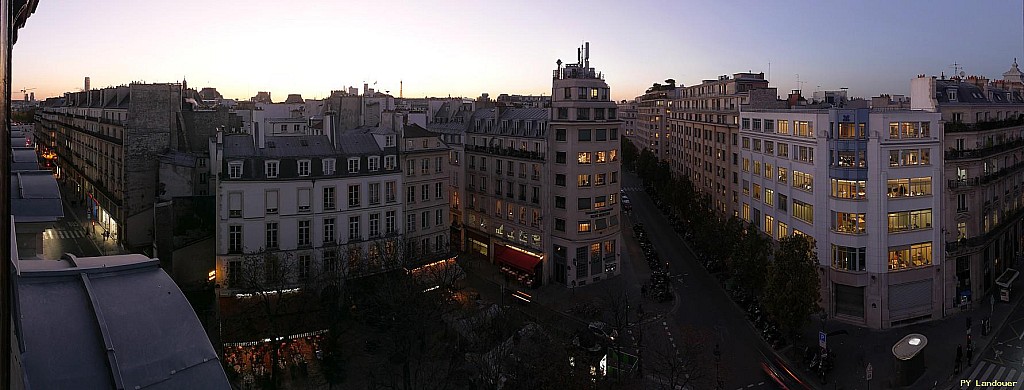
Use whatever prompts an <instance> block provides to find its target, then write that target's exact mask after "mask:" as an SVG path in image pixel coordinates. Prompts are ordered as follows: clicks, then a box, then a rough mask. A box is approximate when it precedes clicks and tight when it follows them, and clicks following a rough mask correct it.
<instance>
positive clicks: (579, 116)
mask: <svg viewBox="0 0 1024 390" xmlns="http://www.w3.org/2000/svg"><path fill="white" fill-rule="evenodd" d="M576 120H578V121H586V120H590V109H589V108H577V109H576Z"/></svg>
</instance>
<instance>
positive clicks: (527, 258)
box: [494, 246, 540, 273]
mask: <svg viewBox="0 0 1024 390" xmlns="http://www.w3.org/2000/svg"><path fill="white" fill-rule="evenodd" d="M494 258H495V259H496V260H498V261H500V262H502V263H505V264H508V265H510V266H513V267H515V268H518V269H520V270H523V271H527V272H529V273H534V272H536V267H537V263H540V258H539V257H536V256H531V255H529V254H526V253H523V252H520V251H517V250H515V249H510V248H508V247H503V246H499V247H496V248H495V251H494Z"/></svg>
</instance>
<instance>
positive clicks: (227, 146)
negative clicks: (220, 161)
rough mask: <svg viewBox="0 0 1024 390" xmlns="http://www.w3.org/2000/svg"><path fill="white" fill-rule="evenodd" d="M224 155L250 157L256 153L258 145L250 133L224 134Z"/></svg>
mask: <svg viewBox="0 0 1024 390" xmlns="http://www.w3.org/2000/svg"><path fill="white" fill-rule="evenodd" d="M223 140H224V157H225V158H227V157H249V156H255V155H256V146H255V145H254V144H253V140H252V136H251V135H249V134H243V133H238V134H224V138H223Z"/></svg>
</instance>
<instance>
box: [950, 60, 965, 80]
mask: <svg viewBox="0 0 1024 390" xmlns="http://www.w3.org/2000/svg"><path fill="white" fill-rule="evenodd" d="M949 67H950V68H953V75H960V77H963V75H962V74H960V72H963V70H964V66H963V64H958V63H957V62H956V61H953V65H950V66H949Z"/></svg>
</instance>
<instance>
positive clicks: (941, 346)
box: [784, 283, 1021, 389]
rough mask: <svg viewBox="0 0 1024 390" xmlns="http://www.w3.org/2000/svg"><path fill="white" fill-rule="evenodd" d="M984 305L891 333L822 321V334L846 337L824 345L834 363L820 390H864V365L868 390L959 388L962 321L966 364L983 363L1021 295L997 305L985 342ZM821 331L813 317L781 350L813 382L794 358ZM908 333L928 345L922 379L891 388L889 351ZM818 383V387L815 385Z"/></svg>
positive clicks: (976, 304)
mask: <svg viewBox="0 0 1024 390" xmlns="http://www.w3.org/2000/svg"><path fill="white" fill-rule="evenodd" d="M1018 284H1019V283H1018ZM986 297H987V295H986ZM983 301H984V302H982V301H978V302H974V305H975V309H974V310H972V311H969V312H966V313H958V314H955V315H952V316H949V317H947V318H944V319H942V320H937V321H929V322H925V323H921V324H912V325H907V326H903V327H900V328H894V329H883V330H874V329H867V328H863V327H859V326H856V325H850V324H846V323H842V322H838V321H835V320H827V321H826V322H825V329H826V331H827V332H830V333H831V332H835V331H843V330H845V331H846V332H848V334H844V335H835V336H832V337H830V338H829V340H828V346H829V348H831V349H832V355H833V356H834V357H835V366H834V368H833V370H832V371H831V372H830V373H829V374H828V376H827V379H828V383H827V384H826V385H825V386H824V387H825V388H833V389H868V388H869V386H868V383H867V381H866V379H865V378H866V377H865V371H866V367H867V364H868V363H871V366H872V369H873V370H874V374H873V379H872V380H871V383H870V388H871V389H900V388H907V389H931V388H932V386H933V384H935V383H936V382H937V383H938V386H937V387H936V388H938V389H949V388H959V387H958V386H954V385H956V383H954V381H953V357H954V356H955V355H956V347H957V345H958V344H965V343H966V341H967V317H971V318H972V330H971V335H972V341H973V343H974V351H975V352H974V359H973V361H972V362H971V363H972V364H973V363H977V362H978V361H979V360H981V359H982V356H983V355H984V352H985V351H986V350H987V349H988V347H989V344H990V343H991V342H992V340H993V339H994V337H995V335H996V334H998V331H999V329H1000V328H1002V326H1003V324H1004V323H1005V322H1006V320H1007V317H1009V315H1010V313H1011V312H1012V311H1013V309H1014V308H1015V307H1017V305H1018V304H1019V303H1020V301H1021V294H1015V295H1014V299H1013V300H1012V301H1011V302H1009V303H1005V302H997V303H996V305H995V310H994V311H993V312H992V317H991V319H992V332H991V333H989V334H988V335H987V336H982V335H981V320H982V319H983V318H986V317H988V315H989V311H990V308H989V303H988V298H985V299H983ZM820 330H821V320H820V319H819V318H817V317H814V318H812V320H811V321H810V323H809V324H808V325H807V326H805V327H804V331H803V337H802V338H801V339H800V340H798V341H797V342H796V343H794V346H791V347H787V348H786V350H784V352H785V354H786V355H787V357H788V358H789V359H790V360H791V361H792V362H793V363H795V364H797V365H798V367H800V368H801V369H802V370H804V372H805V373H808V374H809V375H808V376H810V377H814V378H815V379H817V375H813V373H810V372H809V371H807V370H808V369H807V367H806V365H803V358H802V357H800V356H799V354H800V353H802V348H803V347H804V346H806V345H811V344H813V345H811V346H812V347H816V346H817V339H818V332H819V331H820ZM911 333H919V334H922V335H924V336H925V337H927V338H928V345H927V346H926V347H925V349H924V350H923V351H922V353H924V354H925V355H924V359H925V366H926V368H925V372H924V374H922V375H921V377H920V378H919V379H918V380H917V381H916V382H914V383H913V384H912V385H910V386H906V387H898V386H895V383H894V380H893V378H894V377H895V372H894V369H895V366H894V364H895V363H894V361H895V357H893V354H892V347H893V345H895V344H896V343H897V342H898V341H900V339H902V338H903V337H905V336H906V335H908V334H911ZM820 383H821V382H820V381H818V382H817V383H816V384H820Z"/></svg>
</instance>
